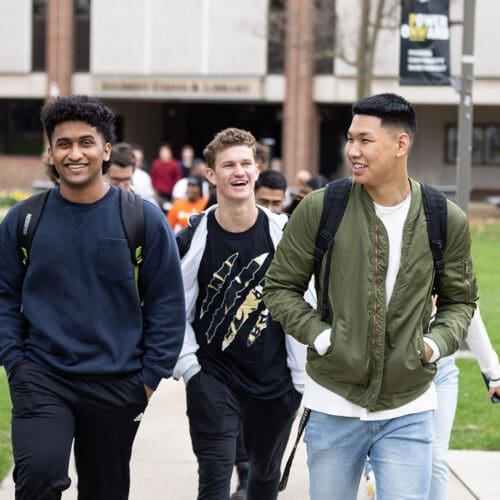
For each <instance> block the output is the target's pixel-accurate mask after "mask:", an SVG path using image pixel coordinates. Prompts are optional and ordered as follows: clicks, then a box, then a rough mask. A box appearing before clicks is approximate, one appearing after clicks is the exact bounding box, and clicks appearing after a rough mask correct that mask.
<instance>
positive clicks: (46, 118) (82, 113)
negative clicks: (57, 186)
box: [40, 95, 116, 173]
mask: <svg viewBox="0 0 500 500" xmlns="http://www.w3.org/2000/svg"><path fill="white" fill-rule="evenodd" d="M40 118H41V121H42V125H43V129H44V131H45V134H46V135H47V139H48V141H49V144H50V145H51V146H52V136H53V134H54V129H55V128H56V126H57V125H58V124H59V123H62V122H76V121H82V122H85V123H88V124H89V125H91V126H92V127H95V128H96V130H97V131H98V132H99V133H100V134H101V135H102V137H103V139H104V142H105V143H108V142H109V143H110V144H114V143H115V142H116V137H115V114H114V113H113V111H111V109H109V108H108V107H107V106H105V105H104V104H103V103H102V102H101V101H99V100H97V99H94V98H92V97H89V96H86V95H75V96H71V97H58V98H57V99H56V100H55V101H54V102H51V103H48V104H45V105H44V106H43V107H42V109H41V111H40ZM102 167H103V173H106V170H107V169H108V167H109V162H108V161H104V162H103V164H102Z"/></svg>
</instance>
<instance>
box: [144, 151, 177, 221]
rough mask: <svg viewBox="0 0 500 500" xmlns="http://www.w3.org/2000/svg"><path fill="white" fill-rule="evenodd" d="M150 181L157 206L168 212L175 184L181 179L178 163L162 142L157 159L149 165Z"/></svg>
mask: <svg viewBox="0 0 500 500" xmlns="http://www.w3.org/2000/svg"><path fill="white" fill-rule="evenodd" d="M150 174H151V181H152V183H153V189H154V190H155V193H156V197H157V201H158V204H159V205H160V207H161V208H162V209H163V210H164V211H165V212H168V209H169V208H170V202H171V200H172V190H173V189H174V185H175V183H176V182H177V181H178V180H179V179H180V178H181V177H182V170H181V167H180V165H179V162H178V161H177V160H176V159H175V158H174V157H173V155H172V148H171V146H170V144H169V143H168V142H164V143H163V144H162V145H161V146H160V149H159V151H158V158H156V160H154V161H153V163H152V165H151V170H150Z"/></svg>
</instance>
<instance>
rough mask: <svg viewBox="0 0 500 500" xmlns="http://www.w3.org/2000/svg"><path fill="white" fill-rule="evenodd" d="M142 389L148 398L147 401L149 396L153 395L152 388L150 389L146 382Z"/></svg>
mask: <svg viewBox="0 0 500 500" xmlns="http://www.w3.org/2000/svg"><path fill="white" fill-rule="evenodd" d="M144 390H145V391H146V396H147V398H148V401H149V398H150V397H151V396H152V395H153V392H155V391H153V389H151V387H148V386H147V385H146V384H144Z"/></svg>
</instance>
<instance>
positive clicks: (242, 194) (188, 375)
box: [174, 128, 305, 500]
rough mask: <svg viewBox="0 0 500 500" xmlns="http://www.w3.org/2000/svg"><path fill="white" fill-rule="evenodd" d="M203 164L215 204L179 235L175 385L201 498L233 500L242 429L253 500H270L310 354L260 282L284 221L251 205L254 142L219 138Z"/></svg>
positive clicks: (228, 135)
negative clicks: (181, 395)
mask: <svg viewBox="0 0 500 500" xmlns="http://www.w3.org/2000/svg"><path fill="white" fill-rule="evenodd" d="M204 156H205V159H206V162H207V165H208V168H207V170H206V176H207V179H208V180H209V182H210V183H211V184H213V185H214V186H215V187H216V188H217V202H218V205H214V206H212V207H210V208H209V209H208V210H206V211H205V212H203V213H202V214H200V215H197V216H194V217H193V218H192V220H191V221H190V222H191V225H190V226H188V227H187V228H186V229H184V230H183V231H181V232H180V233H178V243H179V247H180V249H181V254H184V256H183V258H182V271H183V278H184V286H185V291H186V292H185V293H186V314H187V326H186V334H185V339H184V345H183V349H182V352H181V356H180V357H179V360H178V362H177V365H176V367H175V370H174V377H176V378H180V377H181V376H182V377H183V378H184V381H185V382H186V392H187V414H188V418H189V426H190V434H191V441H192V445H193V450H194V453H195V454H196V457H197V460H198V466H199V468H198V475H199V491H198V498H199V499H201V500H207V499H214V500H220V499H221V498H228V497H229V494H230V480H231V474H232V470H233V464H234V457H235V447H236V437H237V435H238V432H239V429H240V426H241V428H242V430H243V436H244V441H245V447H246V450H247V455H248V460H249V462H250V470H251V472H250V477H249V482H248V490H247V498H248V499H250V500H252V499H259V500H271V499H275V498H276V497H277V494H278V483H279V478H280V464H281V459H282V456H283V452H284V450H285V447H286V443H287V440H288V436H289V434H290V429H291V426H292V422H293V419H294V416H295V414H296V412H297V409H298V407H299V404H300V399H301V394H300V392H301V391H302V386H303V379H304V366H305V350H304V349H305V346H302V345H300V344H298V343H297V342H296V341H294V340H293V339H292V338H290V337H288V336H287V335H285V333H284V332H283V329H282V328H281V325H280V324H279V323H277V322H276V321H274V320H273V319H272V318H271V316H270V315H269V312H268V310H267V308H266V307H265V305H264V303H263V301H262V287H263V285H264V276H265V273H266V271H267V268H268V267H269V265H270V263H271V260H272V258H273V255H274V249H275V247H276V245H277V243H278V241H279V239H280V238H281V233H282V229H283V226H284V224H285V223H286V220H287V219H286V216H283V215H278V214H273V213H271V212H270V211H268V210H266V209H264V208H258V207H257V206H256V204H255V195H254V185H255V181H256V179H257V177H258V168H257V166H256V164H255V138H254V137H253V136H252V134H251V133H249V132H246V131H244V130H240V129H235V128H229V129H226V130H223V131H221V132H219V133H218V134H217V135H216V136H215V137H214V139H213V140H212V141H211V142H210V144H209V145H208V146H207V147H206V148H205V151H204ZM186 241H188V245H189V248H188V249H187V250H186V249H185V247H186V246H187V245H186ZM183 247H184V250H183Z"/></svg>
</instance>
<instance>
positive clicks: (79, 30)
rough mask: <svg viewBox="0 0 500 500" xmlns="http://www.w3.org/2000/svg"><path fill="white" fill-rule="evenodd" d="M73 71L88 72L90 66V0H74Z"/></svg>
mask: <svg viewBox="0 0 500 500" xmlns="http://www.w3.org/2000/svg"><path fill="white" fill-rule="evenodd" d="M73 67H74V70H75V71H80V72H88V71H89V67H90V0H75V45H74V61H73Z"/></svg>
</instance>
